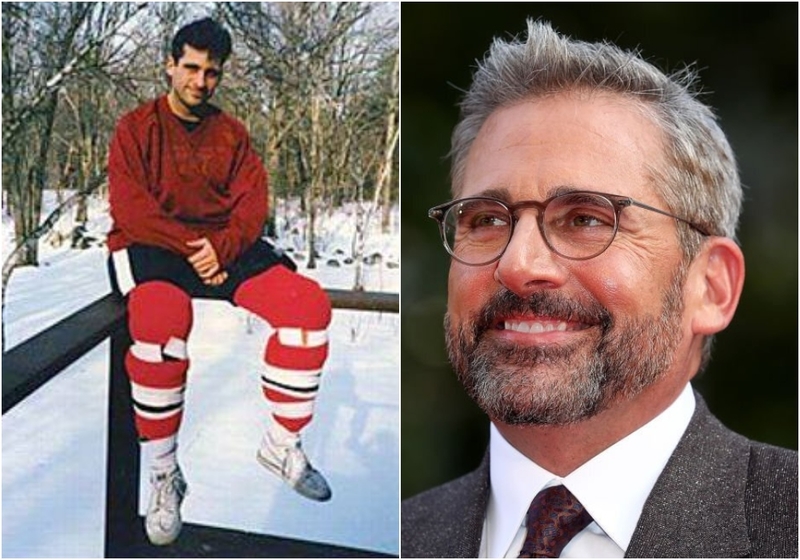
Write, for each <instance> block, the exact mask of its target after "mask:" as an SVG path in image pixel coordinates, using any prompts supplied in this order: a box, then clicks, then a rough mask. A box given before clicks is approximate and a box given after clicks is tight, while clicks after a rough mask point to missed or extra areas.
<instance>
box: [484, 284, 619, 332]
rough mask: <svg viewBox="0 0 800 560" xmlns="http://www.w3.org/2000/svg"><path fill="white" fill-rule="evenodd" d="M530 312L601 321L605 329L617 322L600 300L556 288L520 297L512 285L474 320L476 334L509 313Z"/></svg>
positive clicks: (600, 324) (561, 317) (594, 322)
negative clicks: (584, 298)
mask: <svg viewBox="0 0 800 560" xmlns="http://www.w3.org/2000/svg"><path fill="white" fill-rule="evenodd" d="M515 314H527V315H539V316H543V317H551V318H553V319H557V320H562V321H568V322H577V323H583V324H586V325H593V326H594V325H597V326H599V327H600V328H601V330H602V332H603V333H606V332H608V331H609V330H610V329H611V327H612V326H613V320H612V317H611V313H610V312H609V311H608V310H607V309H606V308H605V307H603V306H602V305H600V303H598V302H597V301H587V302H581V301H576V300H574V299H570V298H567V297H565V296H563V295H560V294H557V293H555V292H544V291H542V292H535V293H533V294H531V295H530V296H528V297H525V298H523V297H520V296H518V295H517V294H515V293H514V292H512V291H510V290H508V289H505V288H503V289H501V290H499V291H498V292H497V293H495V294H494V295H493V296H492V297H491V298H490V299H489V301H488V302H486V305H484V306H483V308H482V309H481V310H480V312H479V313H478V316H477V318H476V320H475V321H474V322H473V328H472V335H473V337H474V339H473V340H476V339H477V338H478V337H480V336H481V335H482V334H484V333H485V332H486V331H488V330H490V329H494V328H496V326H497V324H498V322H499V321H500V320H501V319H502V318H503V317H507V316H509V315H515Z"/></svg>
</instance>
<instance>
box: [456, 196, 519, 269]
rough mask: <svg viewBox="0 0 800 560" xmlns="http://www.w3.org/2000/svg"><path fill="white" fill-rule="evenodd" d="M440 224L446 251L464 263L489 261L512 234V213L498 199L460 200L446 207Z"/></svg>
mask: <svg viewBox="0 0 800 560" xmlns="http://www.w3.org/2000/svg"><path fill="white" fill-rule="evenodd" d="M443 223H444V239H445V243H446V244H447V249H448V251H450V254H451V255H453V256H454V257H455V258H456V259H458V260H460V261H461V262H463V263H466V264H486V263H489V262H492V261H493V260H495V259H496V258H497V257H499V256H500V254H501V253H502V252H503V250H504V249H505V248H506V245H507V244H508V240H509V238H510V237H511V214H510V213H509V211H508V209H507V208H506V207H505V206H503V205H502V204H500V203H499V202H497V201H492V200H483V199H465V200H462V201H461V202H459V203H458V204H455V205H453V206H451V207H450V209H448V210H447V213H446V214H445V215H444V222H443Z"/></svg>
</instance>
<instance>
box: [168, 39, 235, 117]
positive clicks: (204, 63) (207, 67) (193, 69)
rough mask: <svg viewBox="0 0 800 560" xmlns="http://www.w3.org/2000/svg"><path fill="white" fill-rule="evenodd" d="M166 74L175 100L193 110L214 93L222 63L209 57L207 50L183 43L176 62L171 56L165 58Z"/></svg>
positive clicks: (190, 110)
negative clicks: (181, 54)
mask: <svg viewBox="0 0 800 560" xmlns="http://www.w3.org/2000/svg"><path fill="white" fill-rule="evenodd" d="M167 75H168V76H169V77H170V82H171V86H172V91H171V92H172V94H173V95H174V96H175V97H176V101H179V102H180V103H181V104H182V105H183V106H184V107H185V108H186V109H187V110H188V111H189V112H193V111H194V110H195V109H197V108H199V107H201V106H203V105H205V103H206V102H207V101H208V100H209V99H210V98H211V96H212V95H214V90H215V89H216V88H217V85H219V81H220V78H221V77H222V65H221V64H220V62H219V61H217V60H213V59H211V58H209V53H208V51H200V50H197V49H195V48H194V47H192V46H191V45H184V47H183V56H182V57H181V58H180V59H179V60H178V61H177V62H175V61H174V60H173V59H172V57H169V59H168V60H167Z"/></svg>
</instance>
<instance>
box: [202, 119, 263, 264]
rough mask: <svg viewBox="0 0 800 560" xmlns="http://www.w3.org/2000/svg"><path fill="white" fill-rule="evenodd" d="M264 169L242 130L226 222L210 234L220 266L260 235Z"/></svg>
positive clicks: (231, 260)
mask: <svg viewBox="0 0 800 560" xmlns="http://www.w3.org/2000/svg"><path fill="white" fill-rule="evenodd" d="M267 188H268V187H267V172H266V170H265V169H264V165H263V164H262V163H261V159H260V158H259V157H258V155H256V153H255V152H254V151H253V149H252V146H251V144H250V137H249V135H248V134H247V133H246V132H244V131H243V136H242V141H241V145H240V149H239V150H238V151H237V158H236V162H235V163H234V165H233V167H232V176H231V183H230V192H231V196H232V198H233V203H232V208H231V213H230V216H229V219H228V225H227V226H226V227H225V228H224V229H221V230H219V231H215V232H212V233H211V234H210V235H209V239H210V241H211V244H212V245H213V246H214V249H216V251H217V257H218V258H219V260H220V263H221V264H222V267H223V268H226V267H227V266H228V265H230V264H231V263H232V262H233V261H235V260H236V259H237V258H238V257H239V256H240V255H241V254H242V253H243V252H244V251H245V250H246V249H247V248H248V247H250V246H251V245H252V244H253V243H255V242H256V240H257V239H258V238H259V237H261V234H262V232H263V230H264V224H265V222H266V219H267V212H268V208H267V205H268V200H267Z"/></svg>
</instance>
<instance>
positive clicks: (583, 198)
mask: <svg viewBox="0 0 800 560" xmlns="http://www.w3.org/2000/svg"><path fill="white" fill-rule="evenodd" d="M629 206H637V207H639V208H643V209H645V210H650V211H651V212H656V213H658V214H662V215H664V216H668V217H670V218H673V219H675V220H678V221H680V222H683V223H685V224H687V225H688V226H690V227H691V228H692V229H694V230H696V231H697V232H699V233H701V234H702V235H704V236H710V235H712V234H711V233H710V232H709V231H708V230H707V229H706V228H704V227H702V226H700V225H698V224H696V223H694V222H691V221H689V220H687V219H685V218H681V217H680V216H676V215H674V214H671V213H669V212H666V211H664V210H660V209H659V208H654V207H653V206H649V205H647V204H644V203H642V202H638V201H636V200H634V199H632V198H630V197H627V196H621V195H616V194H608V193H601V192H594V191H568V192H563V193H559V194H556V195H555V196H552V197H550V198H548V199H546V200H543V201H541V202H540V201H536V200H523V201H521V202H517V203H515V204H509V203H506V202H504V201H502V200H499V199H497V198H492V197H482V196H477V197H468V198H461V199H458V200H453V201H451V202H447V203H445V204H440V205H438V206H434V207H433V208H431V209H430V210H428V216H429V217H430V218H433V219H434V220H436V221H437V222H438V224H439V231H440V233H441V236H442V242H443V244H444V248H445V249H446V250H447V252H448V253H449V254H450V255H451V256H452V257H453V258H454V259H456V260H457V261H459V262H461V263H463V264H466V265H470V266H483V265H487V264H491V263H493V262H495V261H497V260H498V259H500V257H502V256H503V253H504V252H505V250H506V248H507V247H508V244H509V243H510V242H511V237H512V236H513V234H514V227H515V226H516V223H517V221H518V220H519V217H518V213H519V211H520V210H523V209H525V208H536V209H537V223H538V226H539V232H540V233H541V235H542V238H543V239H544V241H545V243H546V244H547V246H548V247H549V248H550V250H551V251H553V252H554V253H556V254H557V255H560V256H562V257H564V258H567V259H570V260H587V259H592V258H594V257H596V256H598V255H600V254H601V253H603V251H605V250H606V249H607V248H608V247H609V246H610V245H611V243H612V242H613V241H614V238H615V237H616V234H617V230H618V229H619V216H620V213H621V212H622V211H623V210H624V209H625V208H627V207H629Z"/></svg>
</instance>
